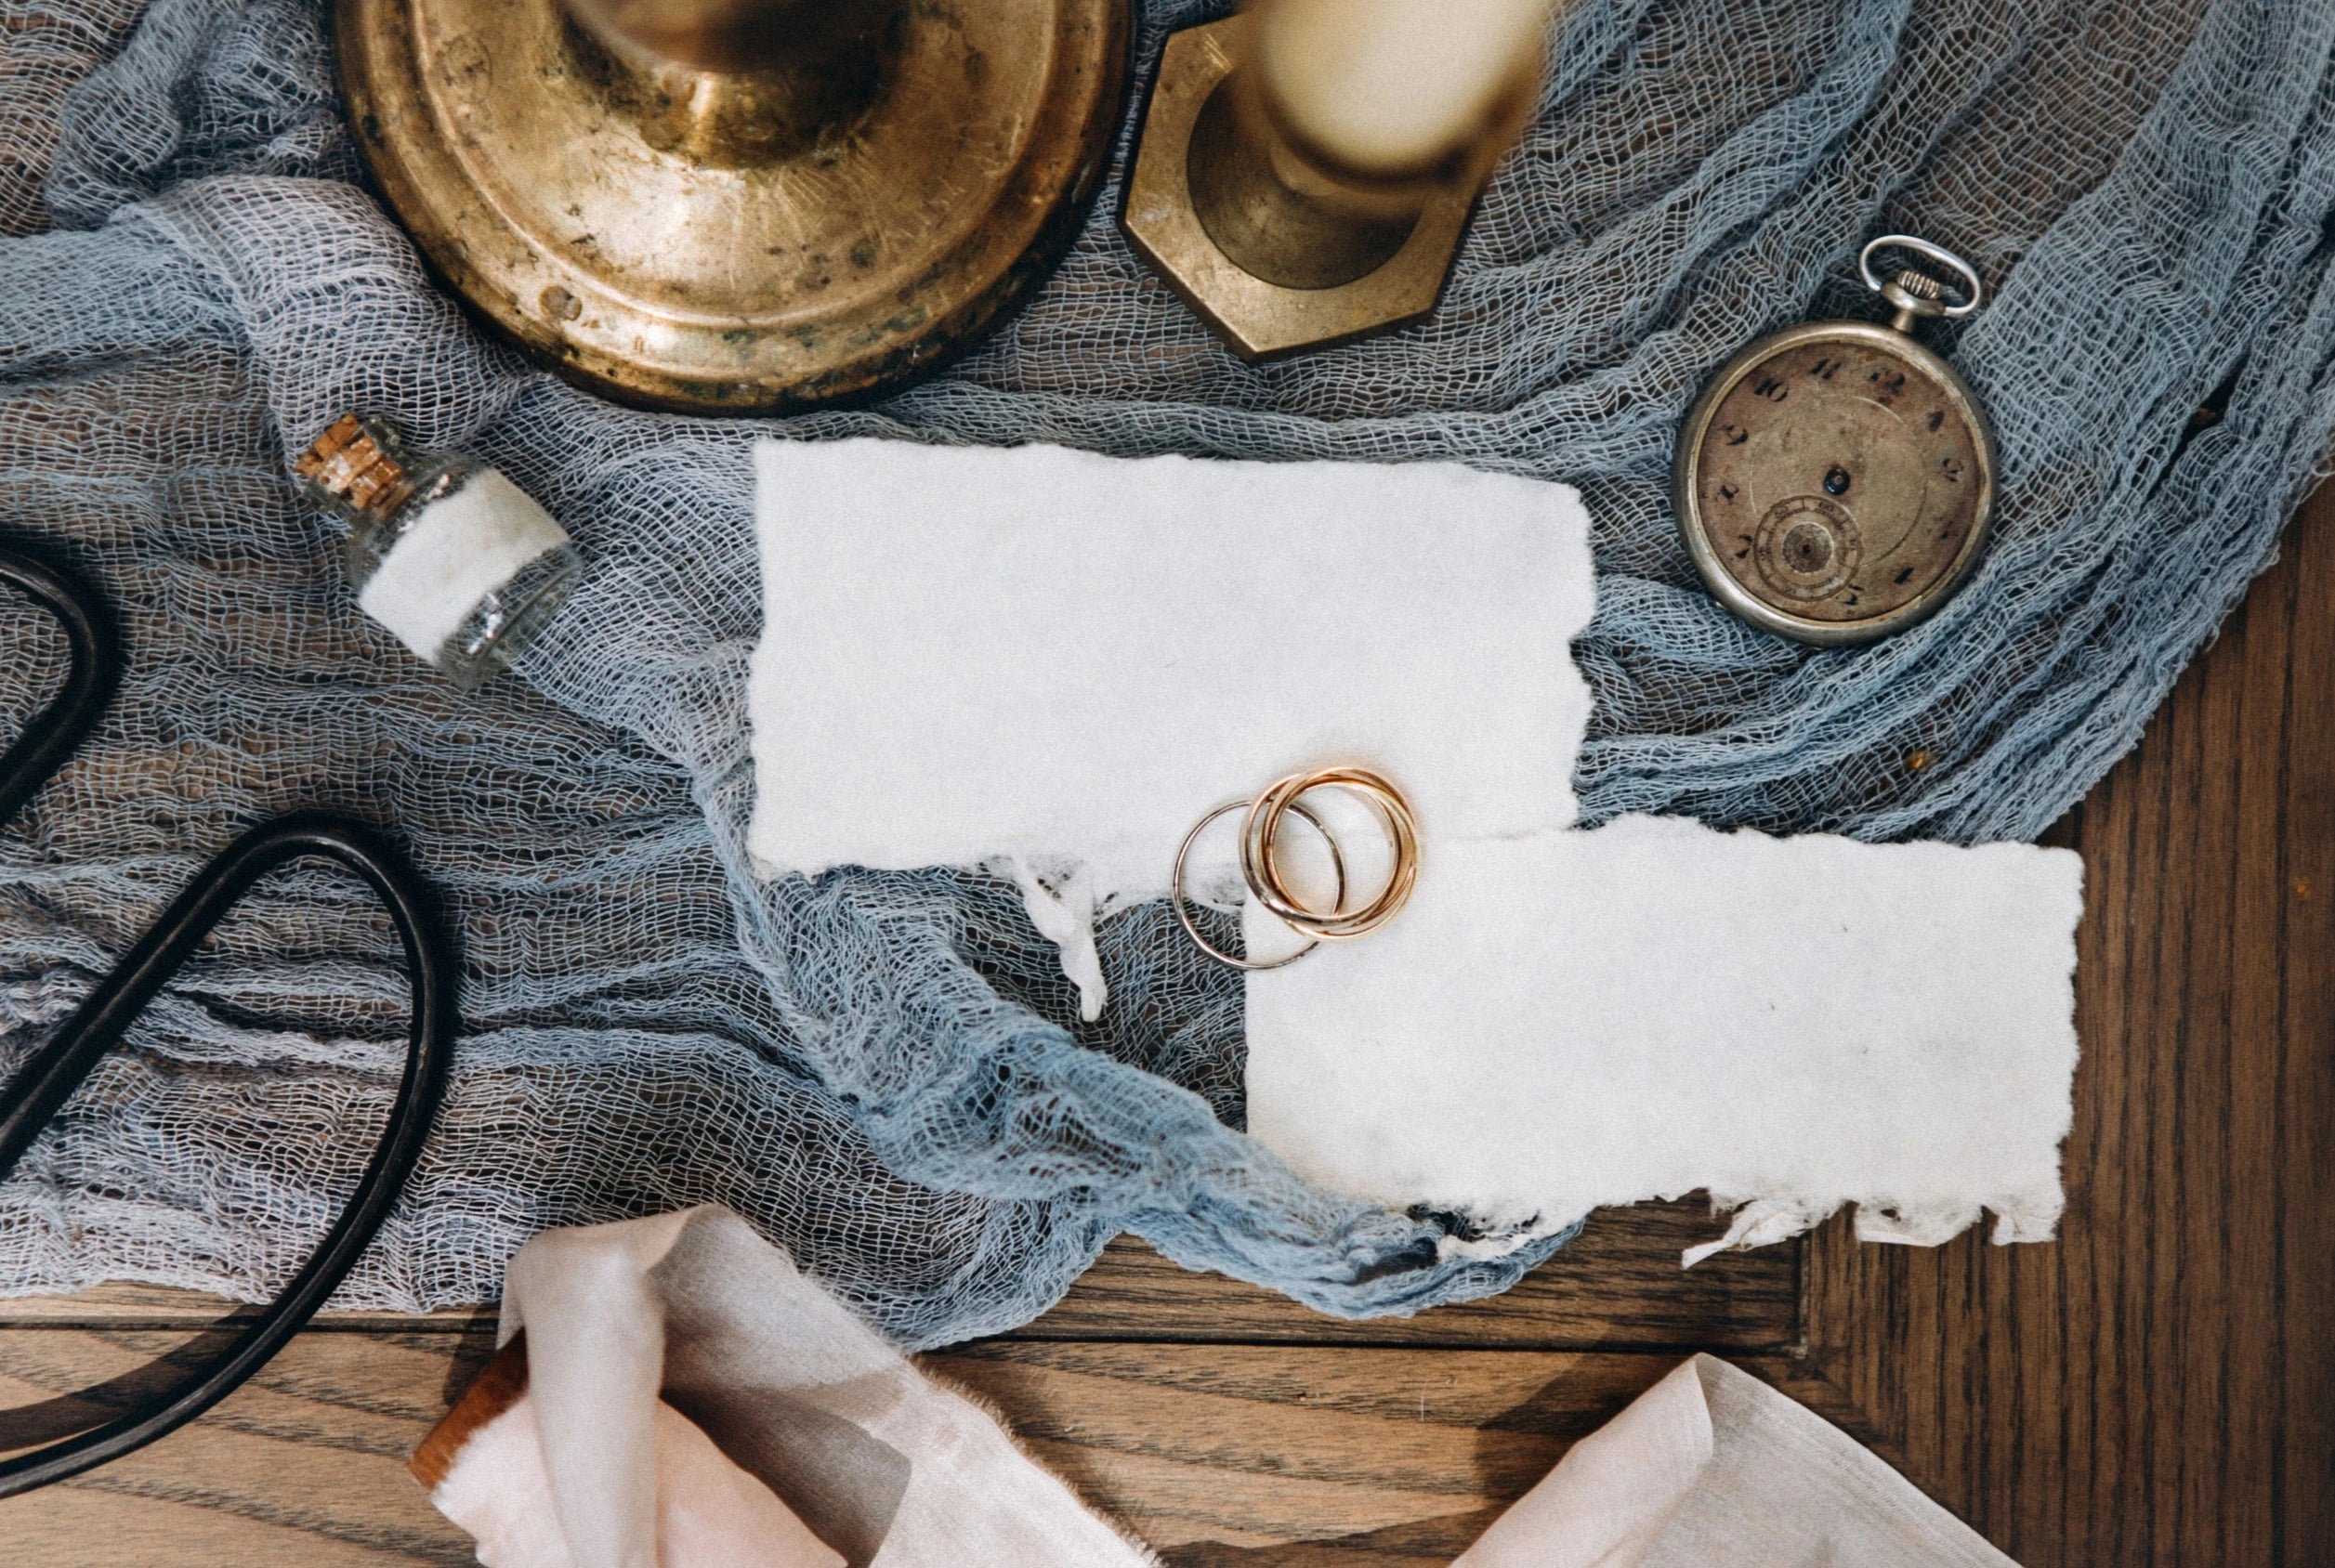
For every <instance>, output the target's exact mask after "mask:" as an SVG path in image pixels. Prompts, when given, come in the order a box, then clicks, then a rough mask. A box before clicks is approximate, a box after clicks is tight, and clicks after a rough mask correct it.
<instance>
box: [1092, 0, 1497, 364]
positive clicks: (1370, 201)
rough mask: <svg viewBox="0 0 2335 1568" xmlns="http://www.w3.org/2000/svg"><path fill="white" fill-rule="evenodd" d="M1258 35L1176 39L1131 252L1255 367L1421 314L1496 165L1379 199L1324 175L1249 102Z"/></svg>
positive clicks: (1439, 287)
mask: <svg viewBox="0 0 2335 1568" xmlns="http://www.w3.org/2000/svg"><path fill="white" fill-rule="evenodd" d="M1252 46H1253V19H1252V18H1251V17H1249V16H1246V15H1243V16H1235V17H1230V18H1227V19H1226V20H1223V21H1216V22H1210V23H1208V24H1206V25H1205V26H1201V27H1194V28H1187V29H1186V30H1185V31H1183V32H1181V33H1175V34H1174V35H1173V36H1171V37H1170V38H1169V39H1168V42H1167V47H1166V49H1165V51H1164V52H1163V53H1162V54H1161V59H1160V69H1159V75H1158V78H1157V80H1156V82H1155V83H1154V85H1153V87H1152V91H1151V100H1150V104H1149V106H1148V110H1147V111H1146V113H1145V116H1144V124H1143V137H1142V142H1141V144H1140V146H1139V147H1138V148H1137V150H1136V153H1135V168H1134V171H1133V172H1132V174H1130V176H1128V179H1127V184H1126V189H1125V191H1124V193H1123V202H1122V207H1121V211H1120V227H1121V228H1122V230H1123V231H1124V232H1125V234H1126V236H1127V240H1128V242H1129V243H1130V244H1132V245H1133V246H1134V247H1135V251H1136V253H1137V254H1138V255H1141V256H1142V257H1143V258H1144V260H1145V261H1147V262H1148V263H1149V264H1150V265H1151V267H1152V268H1154V269H1155V270H1156V271H1158V272H1159V274H1160V275H1161V278H1163V279H1164V280H1165V281H1167V283H1168V285H1169V286H1170V287H1171V288H1173V289H1174V291H1175V292H1176V294H1177V295H1178V296H1180V297H1181V298H1182V299H1183V301H1184V303H1185V304H1186V305H1187V306H1189V307H1191V309H1192V311H1193V313H1194V314H1195V315H1197V316H1199V317H1200V320H1203V321H1205V322H1206V323H1207V324H1208V325H1209V327H1210V328H1211V329H1213V331H1214V332H1215V333H1216V334H1217V335H1218V336H1219V337H1221V338H1222V339H1224V341H1225V343H1226V344H1227V346H1229V347H1230V348H1231V349H1232V350H1233V352H1235V353H1237V354H1239V355H1240V357H1241V358H1242V359H1249V360H1264V359H1279V358H1281V357H1284V356H1287V355H1291V354H1295V353H1300V352H1302V351H1305V350H1306V349H1313V348H1326V347H1329V346H1331V345H1333V344H1339V343H1345V342H1349V341H1351V340H1352V339H1355V338H1358V337H1367V336H1370V335H1371V334H1372V333H1382V332H1389V331H1392V330H1393V329H1395V328H1397V327H1402V326H1407V325H1409V324H1410V323H1411V322H1413V321H1416V320H1420V319H1421V318H1422V317H1423V316H1425V315H1426V314H1427V313H1428V312H1429V311H1430V310H1432V309H1433V308H1434V307H1435V303H1436V298H1437V296H1439V295H1440V294H1442V292H1443V283H1444V280H1445V279H1446V278H1447V277H1448V276H1449V275H1450V270H1451V261H1452V257H1453V256H1454V255H1457V254H1458V251H1459V246H1460V240H1461V237H1462V236H1463V234H1464V232H1465V231H1466V229H1467V219H1468V215H1469V213H1470V212H1471V211H1472V210H1473V209H1474V207H1475V205H1476V195H1477V193H1478V191H1480V190H1481V189H1482V187H1483V182H1484V179H1485V176H1487V174H1488V173H1489V168H1490V164H1491V162H1492V158H1491V157H1490V156H1473V157H1463V158H1459V159H1455V160H1452V161H1451V164H1450V166H1449V167H1447V168H1446V169H1444V170H1442V171H1441V172H1440V173H1438V174H1437V175H1436V176H1432V177H1429V178H1427V179H1424V180H1418V181H1412V182H1409V183H1408V184H1407V185H1406V184H1396V185H1387V186H1382V187H1380V188H1379V189H1371V186H1370V185H1369V184H1368V183H1367V182H1353V181H1345V180H1341V179H1340V178H1339V177H1338V176H1337V175H1336V174H1334V173H1332V174H1329V175H1327V176H1325V175H1323V174H1322V173H1321V172H1320V170H1321V161H1320V160H1318V158H1314V157H1310V156H1308V153H1307V150H1305V149H1303V148H1292V147H1291V146H1288V145H1287V144H1286V143H1285V142H1284V141H1283V140H1282V139H1281V138H1279V137H1277V136H1276V134H1275V132H1274V129H1273V127H1272V126H1271V124H1269V122H1268V121H1267V120H1266V119H1265V117H1263V116H1261V115H1260V114H1258V113H1257V112H1256V111H1255V110H1254V109H1253V106H1250V105H1244V104H1243V102H1242V101H1241V86H1242V83H1241V78H1240V74H1239V70H1240V63H1241V60H1242V59H1243V56H1244V53H1245V52H1246V51H1247V50H1248V49H1249V48H1250V47H1252ZM1497 150H1498V149H1493V150H1492V151H1493V152H1495V153H1496V152H1497Z"/></svg>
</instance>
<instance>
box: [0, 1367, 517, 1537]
mask: <svg viewBox="0 0 2335 1568" xmlns="http://www.w3.org/2000/svg"><path fill="white" fill-rule="evenodd" d="M184 1339H185V1336H183V1335H180V1334H176V1333H166V1332H156V1331H148V1330H106V1331H94V1330H77V1329H53V1328H52V1329H13V1330H8V1331H5V1332H0V1403H4V1404H6V1405H7V1406H9V1407H10V1408H8V1409H6V1410H0V1450H5V1449H8V1448H13V1447H19V1446H21V1445H22V1440H23V1439H24V1438H25V1437H26V1436H28V1435H31V1434H30V1433H28V1431H26V1426H27V1422H26V1419H25V1417H26V1414H27V1411H28V1409H37V1408H38V1406H39V1405H40V1404H41V1402H43V1401H46V1400H48V1399H51V1398H54V1397H56V1396H59V1395H63V1394H70V1393H72V1392H75V1391H78V1390H81V1389H84V1388H86V1387H89V1386H90V1385H92V1384H95V1383H97V1382H99V1381H101V1380H103V1379H107V1378H111V1377H114V1376H117V1375H120V1374H122V1373H125V1372H127V1371H130V1370H132V1369H134V1368H136V1367H137V1366H138V1365H142V1364H144V1363H147V1362H149V1361H150V1360H151V1359H152V1358H153V1357H155V1356H158V1355H161V1354H163V1353H164V1352H166V1351H168V1350H169V1349H171V1348H173V1347H174V1346H176V1345H177V1344H179V1343H181V1342H183V1340H184ZM485 1350H486V1344H485V1341H484V1340H483V1339H465V1338H463V1337H460V1336H456V1335H450V1334H442V1333H418V1334H401V1333H370V1334H303V1335H300V1336H298V1337H297V1338H295V1339H294V1340H293V1341H292V1343H291V1344H289V1345H287V1346H286V1347H285V1348H284V1350H283V1352H282V1354H280V1355H278V1356H277V1357H276V1359H275V1360H274V1361H272V1362H270V1363H269V1365H267V1366H266V1367H265V1368H264V1369H262V1371H261V1372H260V1373H259V1375H258V1376H257V1377H256V1378H255V1379H253V1380H252V1381H251V1382H250V1383H248V1384H246V1385H245V1386H244V1387H243V1388H242V1389H240V1390H238V1391H237V1392H235V1393H233V1394H231V1395H230V1396H229V1397H228V1398H227V1399H226V1400H225V1401H224V1402H222V1403H221V1404H220V1405H218V1406H217V1407H216V1409H214V1410H213V1411H211V1412H210V1413H209V1414H208V1415H206V1416H205V1417H203V1419H201V1420H199V1421H197V1422H195V1423H194V1424H193V1425H191V1426H189V1427H186V1428H183V1429H181V1430H180V1431H177V1432H174V1433H172V1434H171V1435H170V1436H168V1437H166V1438H164V1439H163V1440H162V1441H161V1442H159V1443H156V1444H151V1446H149V1447H146V1448H142V1449H140V1450H138V1452H137V1453H135V1454H131V1455H128V1456H125V1457H123V1458H121V1459H117V1460H115V1461H114V1462H113V1463H112V1464H110V1465H106V1466H103V1467H101V1468H100V1469H98V1470H91V1471H88V1472H86V1473H85V1474H83V1475H80V1476H76V1477H74V1478H72V1480H70V1481H66V1482H61V1483H58V1484H56V1485H53V1486H48V1487H45V1488H43V1489H42V1490H40V1491H37V1492H33V1493H28V1494H27V1495H25V1496H21V1497H12V1498H9V1499H7V1500H6V1501H0V1548H4V1549H0V1556H5V1558H6V1561H7V1562H8V1563H9V1564H10V1565H11V1568H52V1565H53V1568H112V1565H116V1564H119V1565H121V1568H131V1565H137V1568H198V1565H200V1568H214V1565H216V1568H229V1565H233V1568H248V1565H250V1564H256V1563H275V1562H287V1563H289V1562H298V1563H304V1564H307V1563H314V1564H330V1565H334V1568H338V1565H340V1564H348V1565H349V1568H389V1565H391V1564H418V1563H426V1564H455V1563H466V1562H470V1561H473V1558H472V1555H471V1551H470V1548H469V1543H468V1541H467V1538H466V1537H465V1536H464V1535H462V1533H461V1532H460V1531H458V1530H456V1529H455V1528H454V1527H453V1525H451V1524H449V1523H448V1522H446V1521H445V1520H444V1519H442V1518H440V1517H439V1514H438V1513H437V1511H436V1510H435V1509H431V1508H430V1506H429V1503H428V1499H427V1498H426V1497H425V1496H423V1493H422V1490H421V1488H420V1487H419V1486H417V1485H416V1484H415V1483H414V1482H413V1479H412V1477H410V1476H408V1475H407V1474H406V1471H405V1456H406V1454H407V1453H408V1452H409V1451H410V1450H411V1448H412V1447H413V1444H414V1443H415V1442H416V1441H418V1440H419V1438H420V1437H421V1434H422V1433H423V1432H425V1431H427V1430H428V1429H429V1427H430V1425H431V1424H432V1423H433V1422H435V1421H436V1420H437V1418H438V1417H439V1414H440V1413H441V1412H442V1411H443V1410H444V1408H445V1406H446V1405H447V1403H448V1395H449V1385H450V1384H453V1385H457V1386H458V1385H459V1384H461V1383H463V1382H466V1381H467V1379H468V1378H469V1376H470V1375H471V1373H472V1372H474V1371H475V1370H476V1368H477V1366H478V1365H482V1364H483V1360H484V1353H485Z"/></svg>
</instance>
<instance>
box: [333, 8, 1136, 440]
mask: <svg viewBox="0 0 2335 1568" xmlns="http://www.w3.org/2000/svg"><path fill="white" fill-rule="evenodd" d="M337 11H338V16H337V19H336V32H337V35H338V42H339V49H340V72H341V82H342V86H343V90H344V92H345V93H346V95H347V98H348V109H349V117H350V120H351V121H352V123H353V124H355V125H356V127H357V133H358V135H357V139H358V143H359V145H360V146H361V148H362V149H363V151H364V155H365V158H366V161H367V163H369V164H370V165H371V167H372V170H373V173H374V177H375V178H376V179H377V181H378V182H379V184H380V186H381V189H382V190H383V191H384V193H385V194H386V195H387V198H388V200H389V203H390V204H391V205H392V206H393V207H394V208H395V209H396V211H397V214H398V216H399V217H400V219H402V220H403V221H404V223H405V225H406V227H407V228H408V229H410V230H412V232H413V237H414V239H415V240H416V241H417V242H419V244H420V245H421V247H422V250H423V251H424V253H425V254H426V255H427V256H428V257H429V259H430V261H431V263H432V264H433V265H434V266H435V267H436V268H437V269H438V271H439V273H440V274H441V275H442V276H443V277H444V278H445V279H446V281H448V282H449V283H451V284H452V285H453V288H454V289H455V291H456V292H458V293H459V294H461V295H462V296H463V297H464V298H465V299H466V300H467V301H469V303H470V304H471V305H472V306H474V307H476V308H477V309H478V310H479V312H481V313H482V314H483V315H484V316H485V317H486V319H487V320H489V321H490V322H492V324H493V325H494V326H495V327H496V328H498V329H500V330H501V331H502V332H503V333H505V334H506V335H508V336H509V337H511V338H513V339H515V340H516V341H517V342H518V344H519V345H520V346H522V347H524V348H526V349H528V350H529V351H531V352H532V353H534V354H537V355H539V356H541V357H542V358H544V359H546V360H547V361H548V362H549V363H550V364H551V365H552V366H553V367H554V368H555V369H557V370H558V371H559V372H561V373H562V374H564V375H566V376H567V377H569V379H571V380H573V381H576V382H579V383H581V384H583V385H585V386H587V387H589V388H591V389H592V390H594V391H597V392H601V393H604V394H606V395H608V396H610V397H612V398H617V399H623V400H624V401H626V402H633V403H642V404H648V405H650V406H653V407H661V408H670V409H679V410H682V411H684V412H698V413H751V412H784V411H789V410H795V409H801V408H806V407H808V406H811V405H814V404H819V403H824V402H829V401H832V400H833V399H841V398H857V397H866V396H870V395H873V394H877V393H881V392H884V391H887V390H890V389H893V388H895V387H897V386H899V385H901V384H903V383H904V382H906V381H908V380H911V379H913V378H914V377H916V376H919V375H923V374H925V373H927V372H930V371H932V370H934V369H936V368H937V367H938V365H940V364H941V363H942V362H944V361H945V359H947V358H948V357H949V355H950V354H951V353H952V352H954V351H956V350H958V349H961V348H963V347H964V346H966V345H967V344H968V343H969V342H971V341H972V340H973V339H974V338H976V337H977V335H978V334H979V333H981V332H983V331H984V330H985V329H987V328H989V327H990V326H993V325H994V324H996V322H997V321H998V320H1001V319H1002V318H1003V316H1004V314H1005V313H1006V312H1007V311H1009V310H1010V309H1011V308H1012V307H1013V305H1014V304H1015V303H1016V302H1017V299H1018V298H1019V297H1020V295H1021V294H1024V293H1025V292H1026V291H1027V290H1028V289H1030V287H1031V286H1032V285H1033V284H1034V283H1035V282H1036V281H1038V280H1039V279H1041V278H1042V277H1043V275H1044V273H1045V271H1046V269H1047V268H1048V267H1049V266H1050V265H1051V264H1052V262H1053V261H1054V259H1055V258H1056V255H1059V254H1060V252H1061V250H1062V248H1063V247H1064V246H1066V245H1067V244H1068V243H1069V241H1070V239H1071V237H1072V236H1073V234H1074V233H1075V232H1076V230H1077V229H1078V226H1079V221H1080V218H1081V216H1082V212H1083V209H1084V206H1085V203H1086V202H1087V200H1088V199H1089V198H1090V197H1092V195H1093V194H1094V191H1095V187H1096V185H1097V184H1098V183H1099V181H1100V178H1101V175H1102V171H1103V167H1104V163H1105V161H1106V158H1107V156H1108V146H1109V138H1110V135H1111V132H1112V130H1113V128H1114V125H1115V124H1116V121H1117V118H1118V113H1119V110H1120V106H1121V101H1122V93H1123V90H1124V87H1125V81H1126V60H1127V49H1128V23H1127V14H1126V5H1125V0H957V3H956V4H954V5H951V6H925V5H919V6H915V7H910V8H909V10H908V12H907V16H906V21H905V24H904V27H903V29H902V34H901V37H900V39H899V50H898V54H897V57H896V58H895V59H894V60H893V61H892V62H891V65H890V68H889V69H890V72H891V74H890V78H889V80H888V82H887V83H886V85H885V87H884V89H883V91H882V94H881V96H880V97H879V98H877V99H876V101H875V103H874V105H873V107H872V109H871V110H870V111H868V113H867V114H866V116H865V118H864V119H863V120H861V121H860V122H859V124H857V125H856V126H853V127H850V128H849V129H847V130H846V132H844V133H842V134H839V135H838V136H836V137H833V138H832V140H831V141H830V142H828V143H824V144H821V145H818V146H815V147H812V148H809V149H807V150H798V151H793V152H791V153H787V154H785V155H780V154H778V153H776V152H774V153H772V154H770V155H768V156H767V157H765V158H761V159H754V158H745V159H739V158H735V157H732V158H725V159H701V158H698V157H692V156H690V155H689V154H688V153H687V152H685V151H681V150H662V149H661V148H659V147H656V146H651V145H650V144H649V140H647V139H645V138H644V137H643V134H642V124H643V123H644V116H643V114H642V112H641V106H640V102H639V94H638V88H637V85H630V86H629V87H628V85H627V83H625V82H624V81H622V80H619V79H618V77H620V76H621V72H619V71H617V70H616V68H613V67H612V66H611V64H610V60H609V58H608V57H607V56H606V55H605V54H603V53H602V52H601V51H600V50H599V47H598V46H597V44H595V43H594V42H593V41H591V40H590V39H589V38H588V37H587V36H586V35H585V34H584V33H583V32H582V30H581V29H579V28H578V27H577V26H576V25H575V24H574V23H572V22H571V21H570V20H568V17H567V14H566V12H565V10H564V8H563V7H561V5H560V4H559V0H340V3H339V5H338V7H337ZM659 107H660V109H661V110H662V111H663V112H664V113H665V114H666V117H667V118H668V119H669V118H670V117H671V114H672V112H673V111H674V106H673V105H672V104H671V103H670V102H661V103H660V105H659ZM651 122H652V123H653V117H651ZM660 139H661V140H663V139H668V138H664V137H661V138H660Z"/></svg>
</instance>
